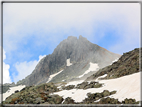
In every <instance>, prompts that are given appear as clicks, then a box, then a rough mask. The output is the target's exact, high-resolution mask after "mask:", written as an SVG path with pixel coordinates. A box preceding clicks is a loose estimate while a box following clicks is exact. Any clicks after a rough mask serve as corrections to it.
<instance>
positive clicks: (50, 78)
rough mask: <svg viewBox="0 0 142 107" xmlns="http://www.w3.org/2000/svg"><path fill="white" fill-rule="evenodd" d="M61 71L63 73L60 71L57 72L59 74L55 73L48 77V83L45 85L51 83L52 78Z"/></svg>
mask: <svg viewBox="0 0 142 107" xmlns="http://www.w3.org/2000/svg"><path fill="white" fill-rule="evenodd" d="M62 71H63V70H61V71H59V72H57V73H55V74H52V75H50V77H49V79H48V81H47V82H46V83H48V82H49V81H51V80H52V78H53V77H55V76H56V75H58V74H59V73H61V72H62Z"/></svg>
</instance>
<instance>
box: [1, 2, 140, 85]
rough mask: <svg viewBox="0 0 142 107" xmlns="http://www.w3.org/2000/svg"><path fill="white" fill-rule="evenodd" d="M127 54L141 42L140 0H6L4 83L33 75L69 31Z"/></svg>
mask: <svg viewBox="0 0 142 107" xmlns="http://www.w3.org/2000/svg"><path fill="white" fill-rule="evenodd" d="M79 35H82V36H83V37H86V38H87V39H88V40H89V41H91V42H92V43H95V44H97V45H99V46H101V47H104V48H106V49H107V50H109V51H112V52H114V53H118V54H123V53H125V52H128V51H130V50H133V49H134V48H138V47H139V43H140V42H139V41H140V5H139V4H138V3H135V4H134V3H116V4H113V3H111V4H109V3H76V4H75V3H40V4H38V3H29V4H28V3H4V4H3V49H4V53H3V54H4V56H5V58H4V71H3V72H4V78H3V79H4V83H6V82H13V81H14V82H17V81H18V80H20V79H24V78H25V77H26V76H27V75H29V74H30V73H31V72H32V71H33V69H34V68H35V66H36V65H37V63H38V61H39V60H40V59H41V58H42V57H44V56H45V55H48V54H52V52H53V50H54V49H55V48H56V46H57V45H58V44H59V43H60V42H61V41H62V40H64V39H67V37H68V36H76V37H79Z"/></svg>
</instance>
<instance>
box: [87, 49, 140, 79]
mask: <svg viewBox="0 0 142 107" xmlns="http://www.w3.org/2000/svg"><path fill="white" fill-rule="evenodd" d="M139 50H140V51H142V48H140V49H139V48H136V49H134V50H132V51H130V52H127V53H124V54H123V55H122V56H121V57H120V58H119V60H118V61H116V62H114V63H113V64H112V65H109V66H107V67H105V68H102V69H100V70H99V71H98V72H97V73H95V74H93V75H92V76H90V77H88V78H87V81H88V80H93V79H96V78H97V77H99V76H102V75H104V74H107V76H106V77H105V78H102V79H111V78H118V77H122V76H125V75H130V74H133V73H137V72H139V54H140V53H139Z"/></svg>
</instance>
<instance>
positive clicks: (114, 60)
mask: <svg viewBox="0 0 142 107" xmlns="http://www.w3.org/2000/svg"><path fill="white" fill-rule="evenodd" d="M118 59H119V58H116V59H115V60H113V61H112V62H111V64H110V65H112V64H113V63H114V62H116V61H118Z"/></svg>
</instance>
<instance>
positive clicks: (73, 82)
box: [65, 80, 84, 86]
mask: <svg viewBox="0 0 142 107" xmlns="http://www.w3.org/2000/svg"><path fill="white" fill-rule="evenodd" d="M83 81H84V80H78V81H71V82H69V83H67V84H66V85H65V86H68V85H75V86H76V85H77V84H80V83H82V82H83Z"/></svg>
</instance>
